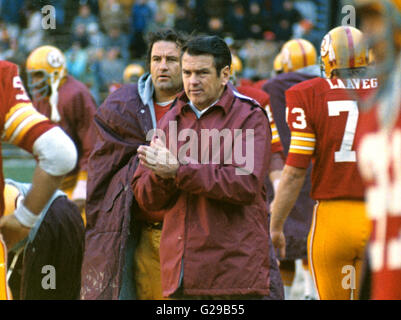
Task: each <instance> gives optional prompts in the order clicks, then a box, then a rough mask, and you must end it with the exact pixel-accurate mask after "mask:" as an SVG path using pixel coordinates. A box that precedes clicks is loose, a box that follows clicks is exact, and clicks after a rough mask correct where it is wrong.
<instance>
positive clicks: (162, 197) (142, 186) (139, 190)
mask: <svg viewBox="0 0 401 320" xmlns="http://www.w3.org/2000/svg"><path fill="white" fill-rule="evenodd" d="M131 186H132V191H133V192H134V195H135V198H136V200H137V202H138V204H139V206H140V207H141V209H142V210H145V211H159V210H162V209H166V208H167V207H168V205H169V204H170V203H172V201H173V199H175V198H176V195H177V192H178V189H177V187H176V185H175V181H174V179H162V178H159V177H158V176H156V175H155V174H154V173H153V172H152V170H150V169H148V168H146V167H144V166H142V165H141V164H139V165H138V168H137V170H136V171H135V174H134V177H133V179H132V183H131Z"/></svg>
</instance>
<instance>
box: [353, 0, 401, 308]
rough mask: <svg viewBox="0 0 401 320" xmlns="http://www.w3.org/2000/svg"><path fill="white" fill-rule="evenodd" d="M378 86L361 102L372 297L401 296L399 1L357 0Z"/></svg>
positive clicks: (360, 153) (360, 152)
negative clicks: (368, 99) (369, 229)
mask: <svg viewBox="0 0 401 320" xmlns="http://www.w3.org/2000/svg"><path fill="white" fill-rule="evenodd" d="M355 2H356V4H357V5H358V12H359V13H360V17H361V22H362V28H363V31H364V32H365V35H366V37H367V39H368V41H369V43H370V46H371V47H372V54H373V56H374V57H375V66H374V70H375V72H377V74H378V78H379V83H380V89H379V90H378V92H377V94H376V95H375V97H374V99H372V100H371V101H369V102H368V103H364V102H361V105H362V110H364V111H363V112H361V116H360V125H359V127H358V132H357V133H358V134H357V141H358V163H359V167H360V169H361V174H362V176H363V178H364V181H365V182H366V184H367V190H366V200H367V211H368V216H369V218H370V219H371V220H372V221H373V229H372V235H371V239H370V242H369V245H368V249H369V250H368V253H369V254H368V255H369V262H370V263H369V265H370V267H371V279H372V282H371V285H370V288H371V290H370V298H371V299H385V300H389V299H397V300H400V299H401V112H400V109H401V92H400V90H401V0H380V1H369V0H364V1H355ZM365 110H366V111H365Z"/></svg>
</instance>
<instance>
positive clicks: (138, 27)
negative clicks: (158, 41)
mask: <svg viewBox="0 0 401 320" xmlns="http://www.w3.org/2000/svg"><path fill="white" fill-rule="evenodd" d="M153 17H154V12H153V10H152V8H151V6H150V5H149V4H148V1H147V0H137V1H136V2H135V4H134V5H133V6H132V11H131V21H130V24H131V31H132V33H131V35H132V36H131V41H130V44H131V49H132V51H133V56H134V57H138V58H140V57H142V56H143V55H144V54H145V53H146V43H145V40H144V34H145V33H146V30H147V27H148V25H149V23H150V22H151V21H152V20H153Z"/></svg>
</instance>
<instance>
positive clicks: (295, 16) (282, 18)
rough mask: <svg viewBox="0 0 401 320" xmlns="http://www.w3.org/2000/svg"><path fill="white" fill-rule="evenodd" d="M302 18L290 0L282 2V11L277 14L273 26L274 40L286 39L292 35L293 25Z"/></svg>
mask: <svg viewBox="0 0 401 320" xmlns="http://www.w3.org/2000/svg"><path fill="white" fill-rule="evenodd" d="M301 19H302V16H301V14H300V13H299V11H298V10H297V9H295V8H294V3H293V1H292V0H285V1H284V2H283V11H282V12H281V13H280V14H279V15H278V18H277V22H278V23H277V25H276V28H275V33H276V40H278V41H287V40H289V39H290V38H291V36H292V28H293V25H294V24H295V23H297V22H299V21H300V20H301Z"/></svg>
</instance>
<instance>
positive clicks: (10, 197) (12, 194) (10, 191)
mask: <svg viewBox="0 0 401 320" xmlns="http://www.w3.org/2000/svg"><path fill="white" fill-rule="evenodd" d="M3 194H4V212H3V215H4V216H7V215H9V214H13V213H14V211H15V209H16V208H17V203H18V200H19V199H20V197H21V195H20V192H19V190H18V189H17V188H16V187H14V186H13V185H12V184H9V183H6V185H5V186H4V192H3Z"/></svg>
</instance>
